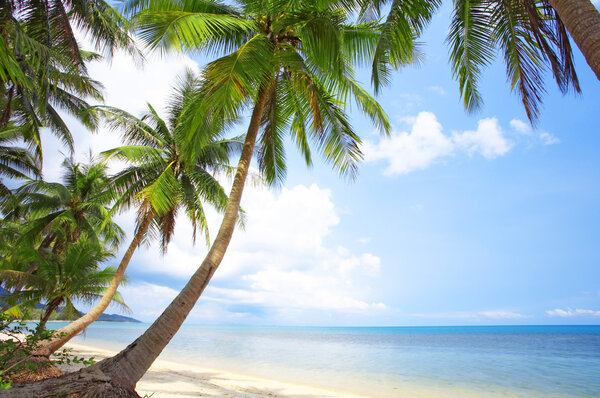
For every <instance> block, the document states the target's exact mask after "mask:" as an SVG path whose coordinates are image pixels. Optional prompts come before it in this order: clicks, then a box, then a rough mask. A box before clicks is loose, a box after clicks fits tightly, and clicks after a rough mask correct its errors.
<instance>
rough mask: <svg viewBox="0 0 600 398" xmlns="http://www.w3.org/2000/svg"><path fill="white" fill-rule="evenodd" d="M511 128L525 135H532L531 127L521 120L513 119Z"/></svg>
mask: <svg viewBox="0 0 600 398" xmlns="http://www.w3.org/2000/svg"><path fill="white" fill-rule="evenodd" d="M510 127H512V128H513V129H515V130H516V131H518V132H519V133H523V134H531V132H532V130H531V126H530V125H529V124H527V123H525V122H524V121H522V120H519V119H513V120H511V121H510Z"/></svg>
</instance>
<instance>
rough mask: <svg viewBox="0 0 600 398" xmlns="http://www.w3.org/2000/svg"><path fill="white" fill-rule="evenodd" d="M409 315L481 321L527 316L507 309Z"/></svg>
mask: <svg viewBox="0 0 600 398" xmlns="http://www.w3.org/2000/svg"><path fill="white" fill-rule="evenodd" d="M411 316H414V317H417V318H428V319H464V320H471V321H482V320H485V319H495V320H499V319H523V318H527V316H526V315H523V314H520V313H518V312H514V311H507V310H486V311H478V312H467V311H455V312H441V313H424V314H411Z"/></svg>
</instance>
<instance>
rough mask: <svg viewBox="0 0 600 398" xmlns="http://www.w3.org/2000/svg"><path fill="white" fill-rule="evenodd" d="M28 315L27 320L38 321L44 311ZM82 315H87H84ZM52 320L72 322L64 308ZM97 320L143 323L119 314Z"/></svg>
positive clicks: (54, 314)
mask: <svg viewBox="0 0 600 398" xmlns="http://www.w3.org/2000/svg"><path fill="white" fill-rule="evenodd" d="M27 315H28V316H27V319H30V320H38V319H40V317H41V316H42V310H41V309H37V308H36V309H34V310H32V311H30V312H29V313H28V314H27ZM82 315H85V313H82ZM77 318H78V317H77V316H75V317H73V319H77ZM50 320H51V321H70V319H69V317H68V316H67V315H66V314H65V313H64V312H63V311H62V308H60V309H59V310H58V311H57V312H55V313H53V314H52V315H51V316H50ZM97 320H98V321H101V322H134V323H141V321H138V320H137V319H135V318H130V317H128V316H123V315H118V314H102V315H100V317H99V318H98V319H97Z"/></svg>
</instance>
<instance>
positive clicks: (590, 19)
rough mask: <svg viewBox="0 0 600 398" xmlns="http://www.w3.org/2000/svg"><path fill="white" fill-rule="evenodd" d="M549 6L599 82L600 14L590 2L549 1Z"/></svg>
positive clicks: (588, 0)
mask: <svg viewBox="0 0 600 398" xmlns="http://www.w3.org/2000/svg"><path fill="white" fill-rule="evenodd" d="M550 4H551V5H552V7H553V8H554V9H555V10H556V12H557V13H558V16H559V17H560V19H561V20H562V21H563V23H564V24H565V27H566V28H567V30H568V31H569V34H570V35H571V37H572V38H573V40H574V41H575V43H576V44H577V47H579V49H580V50H581V52H582V53H583V55H584V57H585V59H586V61H587V63H588V65H589V66H590V67H591V68H592V70H593V71H594V73H595V74H596V77H597V78H598V80H600V12H598V9H597V8H596V7H595V6H594V5H593V4H592V2H591V1H590V0H550Z"/></svg>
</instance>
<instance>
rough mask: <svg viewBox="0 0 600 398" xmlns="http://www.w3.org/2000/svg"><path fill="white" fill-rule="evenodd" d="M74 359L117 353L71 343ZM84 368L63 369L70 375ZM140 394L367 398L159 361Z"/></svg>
mask: <svg viewBox="0 0 600 398" xmlns="http://www.w3.org/2000/svg"><path fill="white" fill-rule="evenodd" d="M65 348H68V349H71V353H72V354H73V355H76V356H79V357H86V358H88V357H90V356H93V357H94V358H95V359H96V360H97V361H100V360H102V359H104V358H106V357H109V356H113V355H115V354H116V353H117V352H116V351H112V350H108V349H104V348H100V347H94V346H90V345H87V344H79V343H71V342H69V343H67V344H66V345H65ZM81 367H82V365H77V364H71V365H60V368H61V369H63V370H65V371H67V372H69V371H75V370H78V369H79V368H81ZM136 391H137V392H138V394H140V395H141V396H142V397H143V396H152V398H167V397H178V398H192V397H200V396H215V397H232V398H259V397H272V398H278V397H281V398H283V397H286V398H300V397H304V398H308V397H314V398H317V397H318V398H366V397H367V396H365V395H357V394H353V393H349V392H346V391H342V390H339V389H335V388H332V389H327V388H322V387H316V386H311V385H305V384H297V383H293V382H289V381H280V380H274V379H267V378H263V377H260V376H253V375H248V374H242V373H237V372H232V371H226V370H220V369H212V368H206V367H202V366H196V365H190V364H184V363H179V362H174V361H169V360H163V359H157V360H156V361H155V362H154V364H152V366H151V367H150V369H149V370H148V372H147V373H146V374H145V375H144V377H142V379H141V380H140V381H139V382H138V383H137V386H136Z"/></svg>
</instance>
